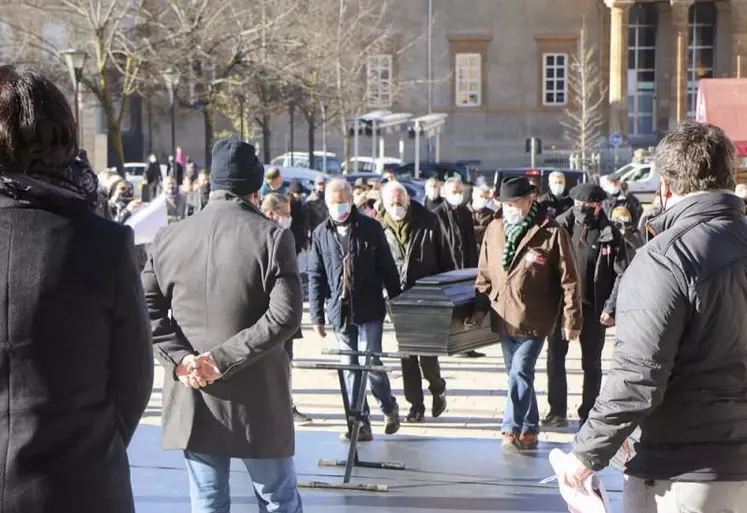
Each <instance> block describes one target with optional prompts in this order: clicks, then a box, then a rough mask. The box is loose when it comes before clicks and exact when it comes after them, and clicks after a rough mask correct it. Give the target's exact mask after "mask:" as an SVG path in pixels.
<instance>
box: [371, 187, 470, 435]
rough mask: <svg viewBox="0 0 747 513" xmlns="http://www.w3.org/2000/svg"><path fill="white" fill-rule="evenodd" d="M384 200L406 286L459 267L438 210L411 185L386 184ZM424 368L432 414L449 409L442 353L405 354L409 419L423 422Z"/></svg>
mask: <svg viewBox="0 0 747 513" xmlns="http://www.w3.org/2000/svg"><path fill="white" fill-rule="evenodd" d="M381 202H382V203H383V205H384V214H383V216H382V217H381V224H382V226H383V227H384V235H386V240H387V242H388V243H389V249H390V250H391V252H392V257H394V263H395V264H396V265H397V270H398V271H399V277H400V283H401V284H402V290H407V289H410V288H412V287H413V286H414V285H415V282H416V281H418V280H419V279H420V278H425V277H426V276H432V275H434V274H440V273H443V272H447V271H451V270H453V269H454V268H455V265H454V260H453V258H452V256H451V249H450V248H449V243H448V242H447V241H446V238H445V237H444V235H443V232H442V231H441V224H440V223H439V221H438V217H436V214H434V213H432V212H430V211H428V209H427V208H426V207H424V206H422V205H420V204H419V203H416V202H412V201H410V198H409V196H408V194H407V189H405V188H404V186H403V185H402V184H401V183H399V182H387V183H386V185H384V187H383V188H382V189H381ZM421 369H422V370H423V376H425V379H427V380H428V385H429V386H428V389H429V390H430V392H431V394H433V405H432V409H431V414H432V415H433V417H438V416H439V415H441V414H442V413H443V412H444V410H445V409H446V381H444V379H443V378H442V377H441V367H440V366H439V364H438V357H436V356H421V357H419V358H418V357H417V356H410V357H408V358H403V359H402V381H403V383H404V387H405V399H407V401H408V402H409V403H410V404H411V407H410V413H408V414H407V418H406V420H407V422H422V420H423V417H424V416H425V404H424V400H423V385H422V378H421V374H420V370H421Z"/></svg>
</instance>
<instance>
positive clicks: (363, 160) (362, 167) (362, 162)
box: [342, 157, 402, 173]
mask: <svg viewBox="0 0 747 513" xmlns="http://www.w3.org/2000/svg"><path fill="white" fill-rule="evenodd" d="M355 162H358V171H362V172H368V173H376V172H377V171H378V170H377V169H376V164H377V163H378V162H381V163H382V167H383V169H382V172H383V171H394V170H396V169H397V168H398V167H400V166H401V165H402V161H401V160H400V159H395V158H393V157H379V158H377V159H376V162H374V159H373V157H357V158H356V157H351V158H350V167H351V169H355V166H354V165H353V164H354V163H355ZM345 164H346V163H345V162H343V163H342V172H343V173H344V172H345V171H346V170H347V166H346V165H345Z"/></svg>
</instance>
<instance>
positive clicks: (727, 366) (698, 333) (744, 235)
mask: <svg viewBox="0 0 747 513" xmlns="http://www.w3.org/2000/svg"><path fill="white" fill-rule="evenodd" d="M743 209H744V203H743V202H742V200H741V199H739V198H737V197H736V196H734V195H733V194H731V193H729V192H710V193H705V194H698V195H694V196H692V197H689V198H685V199H683V200H681V201H680V202H678V203H677V204H675V205H673V206H672V207H670V208H669V209H667V210H666V211H665V212H664V213H663V214H662V215H661V216H659V217H658V218H657V219H656V220H654V221H653V222H652V227H653V228H654V229H655V231H656V232H657V233H659V235H657V236H656V237H655V238H654V239H653V240H652V241H651V242H649V243H648V244H647V245H645V246H644V247H643V248H641V249H640V250H639V251H638V254H637V255H636V258H635V260H633V262H632V263H631V265H630V267H629V268H628V270H627V271H626V273H625V276H624V277H623V279H622V283H621V284H620V294H619V296H618V301H617V318H616V319H617V328H616V334H615V336H616V339H617V341H616V344H615V352H614V354H613V357H612V364H611V367H610V370H609V372H608V374H607V382H606V383H605V385H604V389H603V390H602V393H601V395H600V396H599V398H598V399H597V402H596V405H595V406H594V409H593V410H592V411H591V414H590V415H589V420H588V421H587V422H586V423H585V424H584V426H583V428H582V429H581V431H580V432H579V433H578V435H577V436H576V439H575V441H574V447H573V452H574V453H575V454H576V455H577V456H578V457H579V458H580V459H581V461H582V462H584V464H586V465H587V466H588V467H589V468H592V469H594V470H599V469H601V468H603V467H605V466H606V465H607V464H608V463H609V462H610V460H611V459H612V458H613V455H615V453H616V452H617V451H618V449H619V448H620V447H621V446H622V451H620V452H619V453H618V456H620V458H619V461H618V462H617V463H619V464H620V466H622V467H623V469H624V470H625V472H626V473H627V474H630V475H632V476H636V477H639V478H642V479H663V480H681V481H744V480H747V394H746V393H745V390H747V382H746V381H745V376H747V335H746V334H747V315H745V312H747V221H746V220H745V217H744V213H743ZM626 439H627V441H626Z"/></svg>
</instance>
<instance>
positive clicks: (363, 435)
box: [340, 426, 373, 443]
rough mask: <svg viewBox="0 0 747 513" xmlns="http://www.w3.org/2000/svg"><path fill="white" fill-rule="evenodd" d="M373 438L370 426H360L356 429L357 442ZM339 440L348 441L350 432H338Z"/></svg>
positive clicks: (368, 440)
mask: <svg viewBox="0 0 747 513" xmlns="http://www.w3.org/2000/svg"><path fill="white" fill-rule="evenodd" d="M371 440H373V433H372V432H371V428H370V427H368V426H361V427H360V429H359V430H358V441H359V442H370V441H371ZM340 441H341V442H343V443H347V442H349V441H350V433H348V432H347V431H343V432H342V433H341V434H340Z"/></svg>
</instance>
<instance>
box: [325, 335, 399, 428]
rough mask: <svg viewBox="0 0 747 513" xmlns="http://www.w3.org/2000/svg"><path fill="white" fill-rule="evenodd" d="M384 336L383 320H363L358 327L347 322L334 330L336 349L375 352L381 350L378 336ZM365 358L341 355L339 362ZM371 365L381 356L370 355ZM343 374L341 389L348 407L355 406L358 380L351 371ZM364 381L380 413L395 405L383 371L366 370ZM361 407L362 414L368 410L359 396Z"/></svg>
mask: <svg viewBox="0 0 747 513" xmlns="http://www.w3.org/2000/svg"><path fill="white" fill-rule="evenodd" d="M383 335H384V322H383V321H378V322H367V323H365V324H362V325H360V326H356V325H354V324H348V325H347V327H346V328H345V329H344V330H342V331H338V330H335V337H336V338H337V343H338V344H339V345H340V349H342V350H348V351H369V350H370V351H373V352H375V353H380V352H381V338H382V336H383ZM365 361H366V358H365V357H364V356H361V357H360V358H359V357H358V356H347V355H342V356H341V357H340V362H341V363H343V364H346V365H359V364H361V365H362V364H364V363H365ZM371 361H372V362H373V364H374V365H383V364H382V363H381V358H379V357H378V356H374V357H372V358H371ZM344 373H345V388H346V389H347V390H346V392H347V394H348V401H349V402H350V407H351V408H353V407H354V406H355V401H356V399H357V398H358V388H359V387H360V382H359V380H357V379H355V373H353V372H352V371H344ZM368 382H369V383H370V384H371V392H372V393H373V396H374V397H375V398H376V400H377V401H378V402H379V404H380V405H381V410H382V411H383V412H384V414H385V415H386V414H389V413H391V412H392V411H394V409H395V408H396V407H397V400H396V399H395V398H394V397H393V396H392V387H391V385H390V384H389V376H387V375H386V372H369V373H368ZM363 409H364V411H365V412H366V413H368V412H369V411H370V410H369V408H368V401H367V400H366V399H365V398H364V399H363ZM366 425H367V427H370V425H371V424H370V422H368V421H367V422H366Z"/></svg>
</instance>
